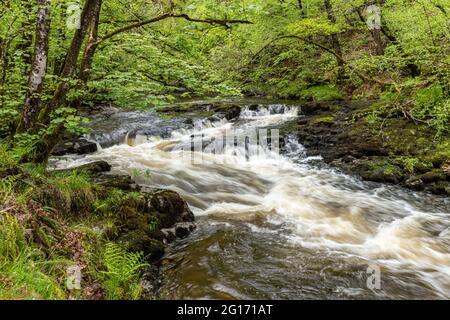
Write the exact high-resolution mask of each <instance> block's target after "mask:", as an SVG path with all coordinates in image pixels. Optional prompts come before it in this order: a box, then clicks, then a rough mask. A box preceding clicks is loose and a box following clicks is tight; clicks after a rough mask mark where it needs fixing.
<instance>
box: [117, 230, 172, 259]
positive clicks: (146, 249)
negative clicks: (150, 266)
mask: <svg viewBox="0 0 450 320" xmlns="http://www.w3.org/2000/svg"><path fill="white" fill-rule="evenodd" d="M118 242H119V243H121V244H122V245H123V246H124V247H125V248H126V249H127V250H129V251H131V252H142V253H144V255H145V256H146V258H147V259H148V260H149V261H155V260H158V259H160V258H161V257H162V256H163V255H164V244H163V243H162V242H161V241H158V240H155V239H152V238H151V237H150V236H149V235H148V234H146V232H144V231H142V230H134V231H130V232H127V233H125V234H123V235H122V236H121V237H120V238H119V239H118Z"/></svg>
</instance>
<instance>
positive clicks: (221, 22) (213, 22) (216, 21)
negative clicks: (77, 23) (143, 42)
mask: <svg viewBox="0 0 450 320" xmlns="http://www.w3.org/2000/svg"><path fill="white" fill-rule="evenodd" d="M169 18H181V19H185V20H187V21H191V22H198V23H207V24H210V25H220V26H223V27H224V28H227V29H229V28H230V26H229V24H253V22H251V21H248V20H220V19H196V18H191V17H190V16H188V15H187V14H174V13H164V14H162V15H159V16H157V17H154V18H151V19H148V20H144V21H140V22H136V23H132V24H130V25H128V26H125V27H122V28H119V29H117V30H115V31H112V32H111V33H108V34H106V35H104V36H103V37H101V38H99V39H98V41H97V45H98V44H100V43H102V42H104V41H105V40H108V39H110V38H112V37H114V36H116V35H118V34H120V33H123V32H126V31H129V30H132V29H135V28H139V27H142V26H145V25H148V24H151V23H154V22H158V21H161V20H165V19H169Z"/></svg>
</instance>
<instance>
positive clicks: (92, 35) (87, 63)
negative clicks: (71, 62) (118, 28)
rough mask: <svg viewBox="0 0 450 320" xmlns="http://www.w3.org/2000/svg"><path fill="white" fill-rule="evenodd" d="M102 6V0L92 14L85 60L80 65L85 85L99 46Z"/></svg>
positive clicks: (81, 76) (80, 77)
mask: <svg viewBox="0 0 450 320" xmlns="http://www.w3.org/2000/svg"><path fill="white" fill-rule="evenodd" d="M101 8H102V0H100V1H98V4H97V6H96V7H95V12H94V13H93V15H92V19H91V21H90V23H89V37H88V41H87V44H86V48H85V49H84V54H83V60H82V61H81V66H80V75H79V79H80V80H81V82H82V84H83V85H85V84H86V83H87V81H88V80H89V76H90V74H91V68H92V59H93V58H94V54H95V51H96V50H97V47H98V24H99V20H100V11H101Z"/></svg>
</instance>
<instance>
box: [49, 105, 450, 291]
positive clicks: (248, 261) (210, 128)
mask: <svg viewBox="0 0 450 320" xmlns="http://www.w3.org/2000/svg"><path fill="white" fill-rule="evenodd" d="M299 114H300V116H301V110H300V109H298V108H297V107H296V106H295V105H291V106H286V105H280V104H270V103H267V104H266V105H261V106H260V107H259V108H258V109H252V110H250V109H249V108H243V111H242V112H241V115H240V117H239V119H237V120H235V121H233V122H228V121H226V120H224V119H222V120H220V121H219V120H217V121H213V122H210V121H206V120H197V121H196V122H195V125H194V127H193V128H192V127H190V126H185V125H184V124H181V123H178V122H176V120H167V121H165V122H164V121H163V122H161V121H162V120H161V119H159V118H158V116H156V115H155V114H154V113H122V114H120V115H115V116H114V117H113V118H114V119H109V120H108V119H107V120H98V121H97V122H95V121H94V125H96V128H97V135H95V132H94V134H92V135H91V137H90V138H91V139H96V140H97V141H99V142H102V139H104V140H103V142H104V141H106V138H105V134H104V132H102V130H104V127H103V126H105V123H106V124H108V123H111V122H114V121H116V122H118V123H121V124H124V125H125V127H123V126H122V127H121V129H120V130H121V131H120V130H118V131H120V132H122V133H123V132H126V131H131V130H132V129H133V128H136V127H137V126H142V124H146V129H145V130H141V131H142V132H145V134H140V133H139V131H138V132H137V133H136V132H135V133H136V134H135V135H134V134H133V135H132V136H127V137H126V138H125V139H123V137H120V138H118V139H119V140H121V141H122V143H116V144H113V145H112V146H110V145H108V146H107V147H104V148H103V149H101V150H99V151H98V152H96V153H95V154H91V155H87V156H66V157H64V158H62V159H59V160H57V161H54V165H55V166H56V167H58V168H63V167H64V168H65V167H72V166H78V165H80V164H84V163H86V162H90V161H94V160H105V161H107V162H109V163H110V164H111V165H112V166H113V173H120V174H129V175H133V176H134V177H135V179H136V180H137V182H138V183H140V184H143V185H148V186H151V187H162V188H168V189H172V190H174V191H177V192H179V193H180V194H181V195H182V196H183V197H184V198H185V199H186V200H187V201H188V203H189V205H190V207H191V209H192V211H193V212H194V214H195V216H196V220H197V223H198V228H197V230H196V231H195V232H194V233H193V234H192V235H191V236H189V237H188V238H187V239H183V240H179V241H177V242H176V243H174V244H173V245H171V246H170V247H169V248H168V250H167V254H166V255H165V257H164V258H163V261H162V269H161V270H162V274H163V279H164V280H163V283H162V287H161V292H162V293H163V294H164V295H165V296H166V297H167V298H171V299H253V298H255V299H331V298H336V299H404V298H410V299H418V298H429V299H443V298H447V299H448V298H450V205H449V202H448V199H445V198H443V197H438V196H433V195H428V194H425V193H418V192H412V191H408V190H404V189H402V188H398V187H395V186H390V185H382V184H376V183H370V182H363V181H361V180H359V179H357V178H355V177H351V176H348V175H345V174H343V173H341V172H339V171H338V170H336V169H333V168H330V167H328V166H327V165H325V164H324V163H323V162H322V161H321V160H320V158H317V157H315V158H308V157H306V156H305V150H304V148H303V147H302V145H301V141H296V140H295V139H293V138H290V139H289V138H288V139H286V140H287V142H286V145H285V146H283V152H282V153H281V154H280V153H277V152H274V150H267V148H266V149H264V150H261V148H251V147H250V148H248V147H246V146H245V144H244V145H241V146H237V147H236V146H235V147H232V148H231V147H230V148H227V149H226V150H224V151H223V152H217V151H216V152H214V153H212V152H206V153H201V154H197V155H196V156H199V157H201V161H195V162H193V161H192V158H191V156H186V151H181V150H179V148H177V147H179V146H180V145H181V146H186V145H190V143H191V137H192V135H195V137H196V138H197V137H200V136H202V137H203V141H207V142H211V141H214V139H218V138H219V137H221V136H223V135H224V133H225V132H227V131H230V130H233V131H234V132H236V134H237V136H238V137H244V136H247V135H249V134H250V133H251V132H252V131H253V132H254V131H255V130H256V129H261V128H272V129H273V128H277V127H279V126H282V125H283V124H285V123H288V122H290V121H295V120H296V118H297V117H298V116H299ZM177 123H178V124H179V125H176V124H177ZM174 124H175V125H174ZM106 126H107V125H106ZM155 126H156V127H158V126H160V127H161V126H165V128H169V130H165V132H164V134H161V132H154V133H153V132H150V133H149V130H150V129H151V128H154V127H155ZM150 131H151V130H150ZM116 132H117V130H116ZM158 135H159V136H158ZM110 136H111V134H110V135H109V136H108V137H109V139H110V140H111V137H110ZM378 270H379V271H380V274H379V279H380V282H379V286H378V285H377V284H378V283H377V281H376V280H375V281H374V282H372V280H373V279H377V278H373V277H374V276H377V271H378ZM368 271H369V273H368ZM372 271H374V272H375V274H372ZM368 282H369V283H368ZM374 284H375V286H374Z"/></svg>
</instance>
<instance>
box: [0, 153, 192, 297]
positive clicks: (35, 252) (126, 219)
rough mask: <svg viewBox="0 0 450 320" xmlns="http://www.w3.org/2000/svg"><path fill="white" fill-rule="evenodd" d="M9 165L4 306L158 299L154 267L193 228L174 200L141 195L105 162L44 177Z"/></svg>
mask: <svg viewBox="0 0 450 320" xmlns="http://www.w3.org/2000/svg"><path fill="white" fill-rule="evenodd" d="M2 154H3V155H4V156H5V157H6V156H8V155H7V154H6V153H2ZM8 159H9V160H10V161H9V162H8V168H3V167H2V168H0V169H1V170H0V175H1V177H2V183H1V185H0V198H1V200H2V201H1V205H0V212H1V214H2V219H0V235H1V238H2V241H1V245H0V252H1V258H0V298H1V299H89V300H98V299H155V298H158V297H159V295H157V289H158V285H159V277H158V272H159V270H158V263H157V261H158V260H159V259H160V258H161V257H162V256H163V254H164V251H165V247H166V246H167V245H168V244H169V243H171V242H173V241H174V240H175V239H177V238H184V237H186V236H187V235H189V233H190V232H192V231H193V230H194V229H195V227H196V225H195V223H194V215H193V213H192V212H191V210H190V209H189V206H188V205H187V203H186V202H185V201H184V200H183V199H182V198H181V197H180V196H179V195H178V194H177V193H176V192H173V191H168V190H163V189H156V188H145V189H144V188H141V187H140V186H138V185H137V184H136V183H135V182H134V181H133V179H131V177H129V176H124V175H120V176H117V175H112V174H110V173H109V171H110V170H111V166H110V165H109V164H108V163H106V162H104V161H97V162H92V163H90V164H87V165H83V166H81V167H78V168H74V169H69V170H60V171H51V172H46V169H45V168H43V167H36V166H31V165H27V166H22V165H18V164H15V163H14V161H13V160H12V159H11V158H8ZM3 169H7V170H3Z"/></svg>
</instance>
